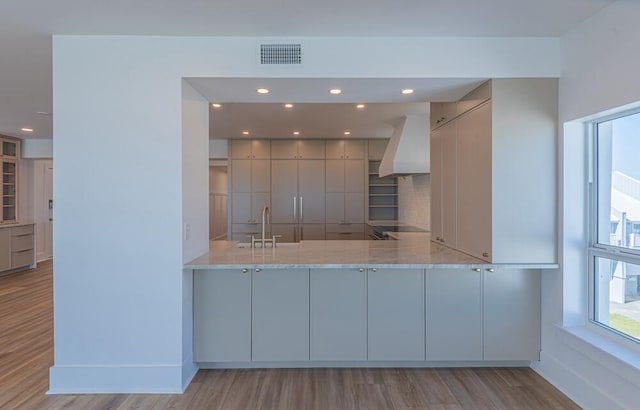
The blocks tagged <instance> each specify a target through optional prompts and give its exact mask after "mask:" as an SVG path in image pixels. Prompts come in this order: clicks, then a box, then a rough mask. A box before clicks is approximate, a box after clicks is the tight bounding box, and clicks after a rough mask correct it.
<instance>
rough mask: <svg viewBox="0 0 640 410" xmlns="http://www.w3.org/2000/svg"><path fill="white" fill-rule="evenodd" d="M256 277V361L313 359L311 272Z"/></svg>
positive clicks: (275, 271) (267, 273) (277, 271)
mask: <svg viewBox="0 0 640 410" xmlns="http://www.w3.org/2000/svg"><path fill="white" fill-rule="evenodd" d="M252 275H253V288H252V296H253V297H252V304H251V308H252V321H251V327H252V338H251V339H252V343H251V344H252V346H251V357H252V360H254V361H302V360H309V269H255V270H254V271H253V273H252Z"/></svg>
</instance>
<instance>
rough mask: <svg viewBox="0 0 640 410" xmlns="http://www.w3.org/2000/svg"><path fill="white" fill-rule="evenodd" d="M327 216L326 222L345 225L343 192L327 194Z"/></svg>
mask: <svg viewBox="0 0 640 410" xmlns="http://www.w3.org/2000/svg"><path fill="white" fill-rule="evenodd" d="M325 203H326V207H325V215H326V222H327V223H328V224H329V223H337V224H339V223H343V222H344V193H343V192H327V197H326V201H325Z"/></svg>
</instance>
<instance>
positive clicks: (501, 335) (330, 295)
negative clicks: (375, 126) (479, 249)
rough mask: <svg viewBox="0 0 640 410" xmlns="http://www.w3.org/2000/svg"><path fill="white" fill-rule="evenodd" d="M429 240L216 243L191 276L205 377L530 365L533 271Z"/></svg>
mask: <svg viewBox="0 0 640 410" xmlns="http://www.w3.org/2000/svg"><path fill="white" fill-rule="evenodd" d="M554 267H556V266H555V265H549V264H540V265H531V264H526V265H515V264H508V265H505V264H488V263H486V262H483V261H481V260H479V259H475V258H473V257H470V256H468V255H465V254H463V253H460V252H457V251H455V250H452V249H449V248H446V247H443V246H440V245H438V244H436V243H434V242H431V241H430V238H429V234H428V233H414V234H407V235H401V236H400V237H398V240H389V241H303V242H301V243H300V244H282V245H278V246H277V247H276V248H253V249H252V248H247V247H243V245H242V244H238V243H236V242H213V243H212V245H211V249H210V252H209V253H207V254H205V255H203V256H201V257H199V258H197V259H195V260H193V261H191V262H189V263H188V264H187V265H185V268H186V269H189V270H193V272H194V360H195V361H196V362H198V364H199V365H200V367H202V368H229V367H247V368H252V367H354V366H372V367H380V366H420V367H430V366H489V365H491V366H494V365H502V366H509V365H529V363H530V361H531V360H537V359H538V356H539V350H540V336H539V333H540V330H539V329H540V325H539V323H540V269H545V268H554Z"/></svg>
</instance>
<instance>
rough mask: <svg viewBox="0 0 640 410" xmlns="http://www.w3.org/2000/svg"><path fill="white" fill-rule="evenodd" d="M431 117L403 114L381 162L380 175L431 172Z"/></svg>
mask: <svg viewBox="0 0 640 410" xmlns="http://www.w3.org/2000/svg"><path fill="white" fill-rule="evenodd" d="M429 135H430V133H429V117H428V116H427V115H407V116H403V117H402V118H401V119H400V121H398V124H397V125H396V126H395V128H394V130H393V136H392V137H391V140H390V141H389V144H388V145H387V150H386V151H385V152H384V155H383V157H382V162H381V163H380V176H381V177H385V176H387V175H416V174H428V173H429V172H431V166H430V153H429Z"/></svg>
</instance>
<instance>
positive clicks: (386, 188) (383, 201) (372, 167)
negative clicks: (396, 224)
mask: <svg viewBox="0 0 640 410" xmlns="http://www.w3.org/2000/svg"><path fill="white" fill-rule="evenodd" d="M379 168H380V161H369V170H368V173H369V198H368V207H369V220H374V221H397V220H398V178H397V177H394V176H386V177H383V178H381V177H380V176H379Z"/></svg>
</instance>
